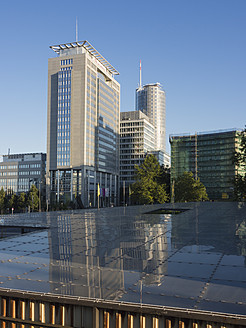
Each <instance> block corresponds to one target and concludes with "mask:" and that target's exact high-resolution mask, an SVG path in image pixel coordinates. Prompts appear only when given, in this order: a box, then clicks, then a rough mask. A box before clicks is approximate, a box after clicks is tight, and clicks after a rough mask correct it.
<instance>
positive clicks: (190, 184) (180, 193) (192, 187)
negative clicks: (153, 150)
mask: <svg viewBox="0 0 246 328" xmlns="http://www.w3.org/2000/svg"><path fill="white" fill-rule="evenodd" d="M174 195H175V201H176V202H199V201H202V200H208V195H207V192H206V188H205V186H204V185H203V184H202V183H201V182H200V180H199V179H198V180H195V179H194V177H193V174H192V172H184V173H183V174H182V175H181V176H179V177H178V178H177V180H176V181H175V184H174Z"/></svg>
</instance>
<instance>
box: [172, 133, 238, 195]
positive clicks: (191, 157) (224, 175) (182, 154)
mask: <svg viewBox="0 0 246 328" xmlns="http://www.w3.org/2000/svg"><path fill="white" fill-rule="evenodd" d="M170 144H171V185H174V182H175V180H176V179H177V178H178V177H179V176H180V175H182V174H183V173H184V172H185V171H191V172H192V173H193V175H194V177H198V178H199V179H200V181H201V182H202V183H203V184H204V185H205V187H206V190H207V193H208V197H209V199H212V200H219V199H233V189H234V188H233V180H234V177H235V174H236V170H237V168H236V166H235V164H234V163H233V160H232V157H233V153H234V151H235V150H236V149H238V132H237V131H236V130H223V131H217V132H203V133H197V134H194V135H172V136H170ZM174 194H175V191H174Z"/></svg>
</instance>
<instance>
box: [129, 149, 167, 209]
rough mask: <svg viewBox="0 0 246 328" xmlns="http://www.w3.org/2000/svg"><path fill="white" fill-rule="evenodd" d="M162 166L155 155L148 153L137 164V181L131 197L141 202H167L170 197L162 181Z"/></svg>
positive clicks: (133, 185)
mask: <svg viewBox="0 0 246 328" xmlns="http://www.w3.org/2000/svg"><path fill="white" fill-rule="evenodd" d="M162 173H163V172H162V170H161V166H160V164H159V162H158V160H157V158H156V157H155V156H154V155H152V154H151V155H148V156H147V157H146V158H145V160H144V162H143V163H142V164H141V165H140V166H136V182H135V183H133V184H132V187H131V199H132V201H133V202H135V203H139V204H153V203H165V202H166V201H168V199H169V197H168V195H167V192H166V185H165V184H164V183H162V176H161V174H162Z"/></svg>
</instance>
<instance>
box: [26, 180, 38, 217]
mask: <svg viewBox="0 0 246 328" xmlns="http://www.w3.org/2000/svg"><path fill="white" fill-rule="evenodd" d="M27 205H28V206H30V208H31V210H32V211H37V210H38V206H39V195H38V188H37V187H35V186H34V185H32V186H31V188H30V190H29V192H28V196H27Z"/></svg>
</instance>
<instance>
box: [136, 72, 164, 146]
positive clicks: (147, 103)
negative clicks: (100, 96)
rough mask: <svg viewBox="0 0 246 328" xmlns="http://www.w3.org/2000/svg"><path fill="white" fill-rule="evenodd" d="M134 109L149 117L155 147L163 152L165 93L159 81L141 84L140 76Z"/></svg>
mask: <svg viewBox="0 0 246 328" xmlns="http://www.w3.org/2000/svg"><path fill="white" fill-rule="evenodd" d="M140 68H141V67H140ZM140 72H141V70H140ZM140 76H141V75H140ZM136 110H141V111H142V112H143V113H144V114H146V115H147V116H148V117H149V118H150V122H151V123H152V124H153V126H154V127H155V143H156V144H155V149H156V150H161V151H163V152H165V149H166V95H165V91H164V90H163V89H162V87H161V85H160V83H153V84H146V85H144V86H141V77H140V85H139V87H138V88H137V90H136Z"/></svg>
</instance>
